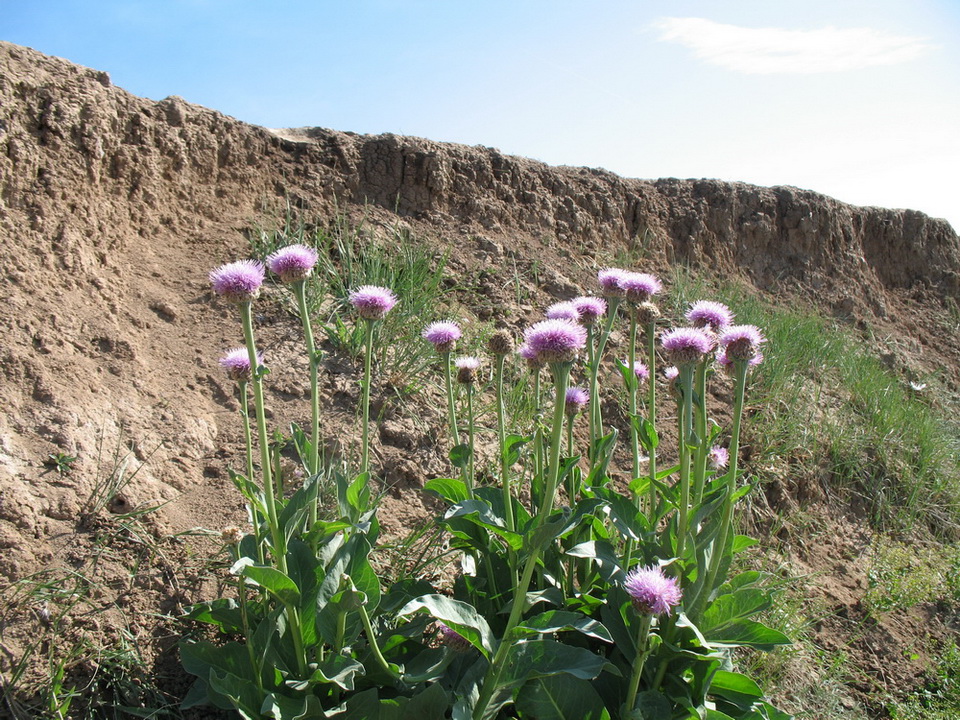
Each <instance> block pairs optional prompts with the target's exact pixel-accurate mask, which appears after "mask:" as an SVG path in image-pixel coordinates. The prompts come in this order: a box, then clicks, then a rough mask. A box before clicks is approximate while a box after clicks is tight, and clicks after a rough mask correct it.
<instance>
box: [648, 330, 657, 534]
mask: <svg viewBox="0 0 960 720" xmlns="http://www.w3.org/2000/svg"><path fill="white" fill-rule="evenodd" d="M656 330H657V324H656V322H651V323H648V324H647V371H648V372H649V373H650V376H649V378H648V379H647V382H648V383H649V386H648V387H647V393H648V397H647V421H648V422H649V423H650V427H651V428H654V429H656V427H657V336H656ZM647 452H648V453H649V459H648V460H647V469H648V471H649V473H650V508H649V513H650V522H651V524H652V523H653V522H655V521H656V519H657V486H656V485H655V484H654V482H653V481H654V480H656V478H657V449H656V448H655V447H651V448H647Z"/></svg>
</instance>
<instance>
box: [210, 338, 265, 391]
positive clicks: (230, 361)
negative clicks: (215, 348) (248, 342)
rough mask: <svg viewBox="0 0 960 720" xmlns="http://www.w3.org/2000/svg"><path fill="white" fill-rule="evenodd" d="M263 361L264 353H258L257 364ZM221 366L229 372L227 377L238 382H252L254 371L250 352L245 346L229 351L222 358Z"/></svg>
mask: <svg viewBox="0 0 960 720" xmlns="http://www.w3.org/2000/svg"><path fill="white" fill-rule="evenodd" d="M262 363H263V355H260V354H259V353H258V354H257V364H258V365H259V364H262ZM220 367H222V368H223V369H224V371H226V373H227V377H228V378H230V379H231V380H233V381H234V382H236V383H245V382H250V380H251V379H252V378H253V372H252V370H251V368H250V352H249V351H248V350H247V348H245V347H238V348H234V349H233V350H229V351H227V352H226V353H225V354H224V356H223V357H221V358H220Z"/></svg>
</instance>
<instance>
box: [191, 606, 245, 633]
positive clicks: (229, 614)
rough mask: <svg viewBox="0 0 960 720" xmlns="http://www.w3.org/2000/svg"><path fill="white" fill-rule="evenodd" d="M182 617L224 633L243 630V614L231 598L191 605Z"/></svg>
mask: <svg viewBox="0 0 960 720" xmlns="http://www.w3.org/2000/svg"><path fill="white" fill-rule="evenodd" d="M184 617H185V618H186V619H188V620H196V621H197V622H202V623H208V624H210V625H216V626H217V627H218V628H220V630H222V631H223V632H225V633H235V632H241V631H242V630H243V614H242V613H241V612H240V606H239V605H238V604H237V601H236V600H234V599H233V598H220V599H218V600H211V601H210V602H203V603H197V604H196V605H191V606H190V609H189V610H188V611H187V614H186V615H184Z"/></svg>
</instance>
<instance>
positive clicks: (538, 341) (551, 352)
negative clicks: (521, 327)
mask: <svg viewBox="0 0 960 720" xmlns="http://www.w3.org/2000/svg"><path fill="white" fill-rule="evenodd" d="M523 337H524V340H525V341H526V342H525V345H526V347H527V348H528V350H527V352H528V353H529V354H530V355H532V356H534V357H535V358H536V359H537V361H539V362H541V363H567V362H573V361H574V360H576V358H577V354H578V353H579V352H580V351H581V350H583V348H584V347H585V346H586V344H587V333H586V330H584V329H583V327H582V326H581V325H578V324H577V323H575V322H571V321H570V320H541V321H540V322H538V323H536V324H534V325H532V326H531V327H529V328H527V330H526V332H525V333H524V334H523ZM529 359H530V358H528V360H529Z"/></svg>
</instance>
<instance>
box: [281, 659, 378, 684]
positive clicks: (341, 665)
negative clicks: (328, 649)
mask: <svg viewBox="0 0 960 720" xmlns="http://www.w3.org/2000/svg"><path fill="white" fill-rule="evenodd" d="M363 674H364V669H363V665H362V664H360V663H359V662H357V661H356V660H354V659H353V658H351V657H347V656H346V655H328V656H327V657H326V658H324V660H323V662H321V663H319V665H318V666H317V669H316V670H314V672H313V674H312V675H311V676H310V678H309V679H308V680H288V681H287V682H286V685H287V687H289V688H291V689H293V690H296V691H298V692H304V691H309V689H310V688H311V687H313V686H315V685H321V684H324V683H334V684H336V685H339V686H340V687H341V688H343V689H344V690H353V688H354V678H355V677H356V676H357V675H360V676H362V675H363Z"/></svg>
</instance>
